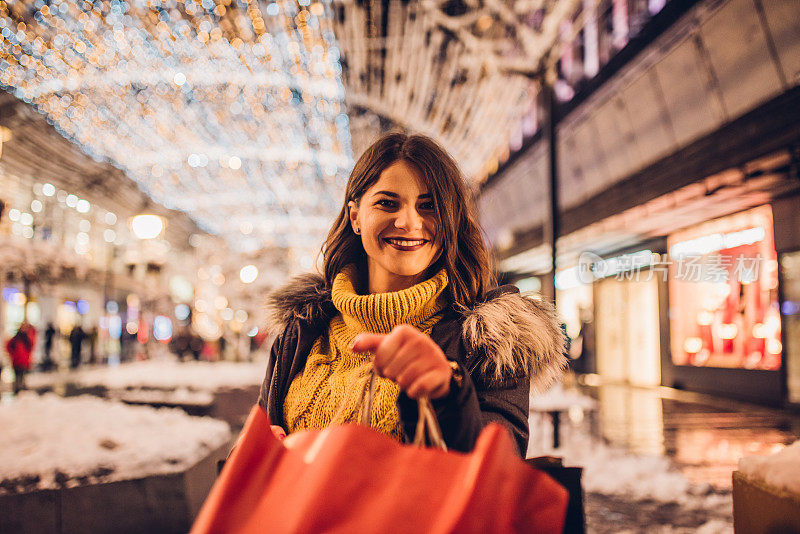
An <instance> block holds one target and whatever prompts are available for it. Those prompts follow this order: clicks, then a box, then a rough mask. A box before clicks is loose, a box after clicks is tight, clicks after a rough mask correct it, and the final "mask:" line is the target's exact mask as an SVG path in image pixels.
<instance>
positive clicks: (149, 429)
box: [0, 392, 231, 493]
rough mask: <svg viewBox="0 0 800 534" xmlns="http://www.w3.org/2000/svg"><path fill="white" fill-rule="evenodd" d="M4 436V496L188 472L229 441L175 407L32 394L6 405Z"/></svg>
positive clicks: (0, 441)
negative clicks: (152, 406)
mask: <svg viewBox="0 0 800 534" xmlns="http://www.w3.org/2000/svg"><path fill="white" fill-rule="evenodd" d="M0 429H2V432H0V480H3V479H4V480H5V482H4V483H3V484H0V493H3V492H5V491H19V490H23V489H24V490H25V491H28V490H32V489H45V488H58V487H62V486H66V487H72V486H76V485H80V484H82V483H87V482H89V483H91V482H95V481H114V480H126V479H132V478H140V477H145V476H149V475H153V474H164V473H172V472H176V471H183V470H185V469H186V468H187V467H190V466H192V465H194V464H195V463H197V462H198V461H199V460H201V459H202V458H204V457H205V456H206V455H207V454H208V453H209V452H210V451H212V450H215V449H217V448H219V447H221V446H222V445H224V444H226V443H227V442H228V441H229V440H230V438H231V433H230V429H229V427H228V424H227V423H225V422H223V421H218V420H215V419H211V418H210V417H191V416H189V415H187V414H186V413H185V412H184V411H183V410H179V409H176V408H161V409H155V408H151V407H149V406H129V405H126V404H123V403H121V402H116V401H108V400H103V399H99V398H96V397H92V396H88V395H83V396H80V397H70V398H63V397H59V396H57V395H55V394H52V393H47V394H45V395H42V396H39V395H37V394H35V393H32V392H23V393H22V394H21V395H19V396H18V397H16V398H15V399H11V400H9V401H6V402H4V403H3V404H0ZM37 476H38V478H39V479H38V481H37V480H36V477H37ZM9 481H11V482H9ZM13 481H17V483H16V484H15V483H14V482H13Z"/></svg>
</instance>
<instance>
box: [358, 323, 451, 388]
mask: <svg viewBox="0 0 800 534" xmlns="http://www.w3.org/2000/svg"><path fill="white" fill-rule="evenodd" d="M352 350H353V352H366V351H370V352H372V354H373V356H374V361H373V364H374V365H375V369H376V370H377V372H378V374H379V375H380V376H383V377H386V378H388V379H390V380H393V381H394V382H396V383H397V384H398V385H399V386H400V388H401V389H402V390H403V391H405V392H406V395H408V396H409V397H411V398H412V399H418V398H420V397H428V398H431V399H438V398H440V397H444V396H445V395H447V394H448V393H450V379H451V378H452V376H453V370H452V369H451V368H450V365H449V364H448V363H447V358H445V356H444V352H442V349H441V348H440V347H439V345H437V344H436V342H434V341H433V340H432V339H431V338H430V337H429V336H427V335H425V334H423V333H422V332H420V331H419V330H417V329H416V328H414V327H413V326H409V325H406V324H403V325H398V326H396V327H394V328H393V329H392V331H391V332H390V333H389V334H359V335H357V336H356V338H355V339H354V340H353V345H352Z"/></svg>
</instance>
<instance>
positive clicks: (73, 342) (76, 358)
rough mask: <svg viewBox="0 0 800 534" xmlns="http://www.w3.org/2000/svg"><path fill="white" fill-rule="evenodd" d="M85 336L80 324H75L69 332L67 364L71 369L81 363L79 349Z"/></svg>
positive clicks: (81, 347)
mask: <svg viewBox="0 0 800 534" xmlns="http://www.w3.org/2000/svg"><path fill="white" fill-rule="evenodd" d="M85 338H86V332H84V331H83V328H81V325H80V324H76V325H75V327H74V328H73V329H72V331H71V332H70V333H69V346H70V360H69V366H70V368H71V369H77V368H78V366H79V365H80V364H81V350H82V349H83V340H84V339H85Z"/></svg>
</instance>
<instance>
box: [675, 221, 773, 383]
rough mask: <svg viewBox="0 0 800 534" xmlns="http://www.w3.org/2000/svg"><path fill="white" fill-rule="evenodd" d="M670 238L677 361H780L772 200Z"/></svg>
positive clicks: (755, 364)
mask: <svg viewBox="0 0 800 534" xmlns="http://www.w3.org/2000/svg"><path fill="white" fill-rule="evenodd" d="M668 245H669V272H670V276H669V296H670V327H671V351H672V360H673V362H674V363H675V364H676V365H694V366H704V367H729V368H746V369H778V368H780V366H781V353H782V350H783V347H782V345H781V321H780V311H779V307H778V261H777V254H776V252H775V243H774V238H773V228H772V210H771V208H770V207H769V206H762V207H759V208H755V209H752V210H749V211H746V212H742V213H739V214H736V215H732V216H730V217H724V218H721V219H716V220H714V221H709V222H707V223H704V224H702V225H699V226H697V227H694V228H691V229H689V230H685V231H682V232H679V233H676V234H674V235H672V236H670V238H669V240H668Z"/></svg>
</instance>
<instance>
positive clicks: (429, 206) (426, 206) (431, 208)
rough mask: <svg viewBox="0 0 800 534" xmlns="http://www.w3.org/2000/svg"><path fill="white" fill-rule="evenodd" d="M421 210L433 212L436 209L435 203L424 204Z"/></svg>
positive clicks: (420, 207)
mask: <svg viewBox="0 0 800 534" xmlns="http://www.w3.org/2000/svg"><path fill="white" fill-rule="evenodd" d="M419 209H421V210H425V211H432V210H433V209H434V207H433V201H428V202H423V203H422V204H420V205H419Z"/></svg>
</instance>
